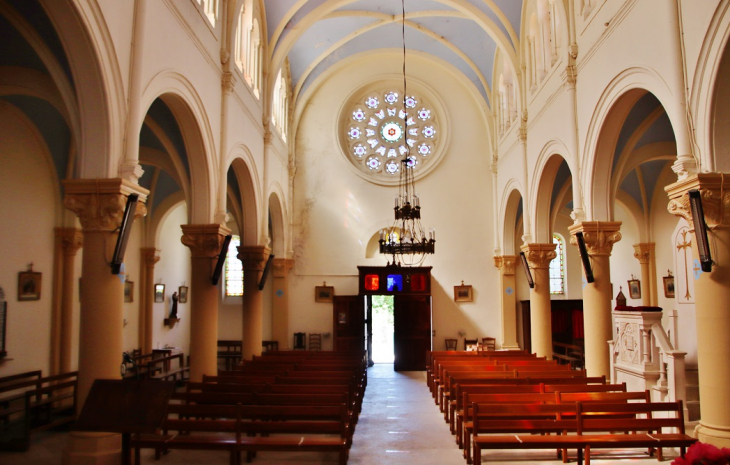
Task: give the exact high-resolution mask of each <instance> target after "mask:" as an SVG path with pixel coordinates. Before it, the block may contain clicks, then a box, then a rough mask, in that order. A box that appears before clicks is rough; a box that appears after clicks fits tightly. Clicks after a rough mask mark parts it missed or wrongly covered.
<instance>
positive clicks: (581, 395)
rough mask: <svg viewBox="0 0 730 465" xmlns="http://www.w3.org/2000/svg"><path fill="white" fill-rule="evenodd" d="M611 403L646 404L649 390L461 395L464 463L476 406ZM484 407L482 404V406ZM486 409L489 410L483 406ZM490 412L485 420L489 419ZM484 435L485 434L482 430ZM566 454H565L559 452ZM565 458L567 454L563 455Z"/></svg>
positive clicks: (468, 459)
mask: <svg viewBox="0 0 730 465" xmlns="http://www.w3.org/2000/svg"><path fill="white" fill-rule="evenodd" d="M578 401H581V402H588V401H591V402H596V401H601V402H612V403H627V402H629V401H640V402H644V403H646V402H649V401H650V396H649V391H642V392H625V391H618V392H570V393H561V392H557V391H556V392H552V393H537V394H536V393H516V394H515V393H497V394H469V393H467V394H465V399H464V402H465V404H464V405H466V406H467V407H466V408H465V409H464V420H463V422H462V432H461V434H462V438H463V447H464V454H465V457H466V459H467V462H470V459H471V457H470V455H469V453H470V444H469V438H470V437H471V435H472V434H473V428H474V425H475V424H476V423H478V422H479V420H481V418H479V416H478V414H477V413H476V410H474V406H475V405H476V404H479V405H480V406H482V407H487V406H486V404H495V403H500V404H551V403H558V404H560V403H575V402H578ZM483 404H484V405H483ZM487 408H488V409H489V407H487ZM491 415H492V413H491V410H490V411H489V413H488V414H487V417H491ZM482 432H485V431H482ZM563 453H564V454H567V451H563ZM565 457H567V455H566V456H565Z"/></svg>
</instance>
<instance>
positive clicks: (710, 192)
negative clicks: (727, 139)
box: [664, 173, 730, 230]
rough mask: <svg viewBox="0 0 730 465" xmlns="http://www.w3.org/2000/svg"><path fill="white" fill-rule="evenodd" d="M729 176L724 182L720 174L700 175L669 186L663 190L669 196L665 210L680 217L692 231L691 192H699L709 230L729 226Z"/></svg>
mask: <svg viewBox="0 0 730 465" xmlns="http://www.w3.org/2000/svg"><path fill="white" fill-rule="evenodd" d="M729 189H730V176H728V182H727V183H726V182H725V179H724V176H723V174H722V173H700V174H695V175H693V176H691V177H688V178H686V179H684V180H681V181H678V182H676V183H674V184H670V185H669V186H667V187H666V188H665V189H664V190H665V191H666V192H667V194H668V195H669V205H668V206H667V210H669V213H671V214H672V215H675V216H681V217H682V218H684V219H685V220H687V222H688V223H689V225H690V229H692V230H694V222H693V221H692V210H691V209H690V206H689V194H688V192H689V191H691V190H699V191H700V196H701V198H702V211H703V212H704V214H705V223H707V226H708V227H709V228H711V229H713V228H716V227H717V226H721V225H722V226H727V225H728V224H730V209H729V207H730V192H728V190H729Z"/></svg>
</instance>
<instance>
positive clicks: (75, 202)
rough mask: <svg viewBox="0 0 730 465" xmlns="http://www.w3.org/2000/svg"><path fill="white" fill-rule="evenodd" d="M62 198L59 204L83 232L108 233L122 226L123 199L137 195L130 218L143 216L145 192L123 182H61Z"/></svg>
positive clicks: (145, 208) (145, 212)
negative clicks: (75, 218) (63, 190)
mask: <svg viewBox="0 0 730 465" xmlns="http://www.w3.org/2000/svg"><path fill="white" fill-rule="evenodd" d="M63 185H64V189H65V191H66V197H65V199H64V201H63V204H64V206H65V207H66V208H68V209H69V210H71V211H72V212H74V213H76V215H77V216H78V217H79V220H80V221H81V226H82V227H83V228H84V232H89V231H107V232H111V231H114V230H115V229H117V227H119V225H120V224H122V217H123V216H124V208H125V207H126V206H127V197H129V195H130V194H138V195H139V202H138V203H137V209H136V210H135V214H134V218H135V219H137V218H141V217H143V216H145V215H146V214H147V207H146V206H145V204H144V202H145V200H147V194H149V191H148V190H147V189H144V188H142V187H140V186H139V185H137V184H134V183H132V182H130V181H128V180H126V179H122V178H115V179H69V180H65V181H64V182H63Z"/></svg>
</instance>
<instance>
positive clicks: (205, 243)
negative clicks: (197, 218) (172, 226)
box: [180, 224, 231, 258]
mask: <svg viewBox="0 0 730 465" xmlns="http://www.w3.org/2000/svg"><path fill="white" fill-rule="evenodd" d="M180 227H181V228H182V231H183V236H182V238H180V241H181V242H182V243H183V244H184V245H185V246H187V247H189V248H190V253H191V254H192V255H191V256H192V258H214V257H217V256H218V254H219V253H220V251H221V246H222V245H223V240H224V239H225V237H226V236H227V235H229V234H230V233H231V230H230V229H228V228H226V227H225V226H223V225H220V224H183V225H180ZM224 253H225V252H224Z"/></svg>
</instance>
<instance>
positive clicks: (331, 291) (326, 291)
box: [314, 286, 335, 303]
mask: <svg viewBox="0 0 730 465" xmlns="http://www.w3.org/2000/svg"><path fill="white" fill-rule="evenodd" d="M334 295H335V288H334V287H333V286H316V287H315V288H314V301H315V302H325V303H332V298H333V297H334Z"/></svg>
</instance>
